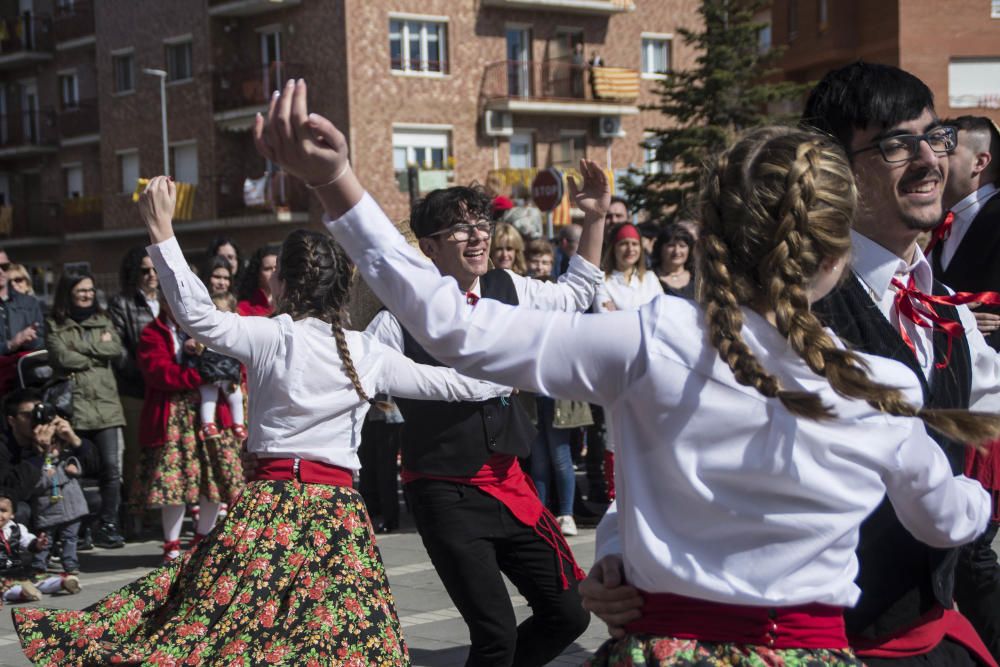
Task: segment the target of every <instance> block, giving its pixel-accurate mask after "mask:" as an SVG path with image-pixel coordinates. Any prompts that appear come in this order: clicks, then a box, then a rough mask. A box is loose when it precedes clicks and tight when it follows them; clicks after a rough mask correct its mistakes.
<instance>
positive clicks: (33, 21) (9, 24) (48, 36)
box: [0, 14, 53, 69]
mask: <svg viewBox="0 0 1000 667" xmlns="http://www.w3.org/2000/svg"><path fill="white" fill-rule="evenodd" d="M52 36H53V34H52V21H51V20H50V19H49V18H48V17H47V16H35V15H32V14H23V15H21V16H4V17H0V69H14V68H16V67H24V66H25V65H30V64H33V63H40V62H47V61H49V60H52V49H53V39H52Z"/></svg>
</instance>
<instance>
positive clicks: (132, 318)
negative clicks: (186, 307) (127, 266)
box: [108, 291, 153, 398]
mask: <svg viewBox="0 0 1000 667" xmlns="http://www.w3.org/2000/svg"><path fill="white" fill-rule="evenodd" d="M108 317H110V318H111V322H112V323H113V324H114V326H115V329H116V330H117V331H118V336H119V337H120V338H121V339H122V356H121V358H119V360H118V361H117V362H116V363H115V377H116V378H117V379H118V392H119V393H120V394H123V395H125V396H131V397H133V398H143V397H144V396H145V388H146V385H145V382H143V379H142V373H141V372H139V367H138V366H137V365H136V356H135V354H136V349H137V348H138V347H139V335H140V334H141V333H142V330H143V329H145V328H146V325H147V324H149V323H150V322H152V321H153V311H152V310H150V309H149V304H148V303H146V298H145V297H144V296H142V294H140V293H139V292H138V291H136V292H133V293H132V294H131V295H125V294H118V295H115V296H113V297H112V298H111V300H110V301H109V302H108Z"/></svg>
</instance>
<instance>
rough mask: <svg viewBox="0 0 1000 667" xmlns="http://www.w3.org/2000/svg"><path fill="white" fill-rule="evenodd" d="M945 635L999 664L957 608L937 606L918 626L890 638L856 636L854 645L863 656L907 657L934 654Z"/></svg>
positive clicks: (991, 663)
mask: <svg viewBox="0 0 1000 667" xmlns="http://www.w3.org/2000/svg"><path fill="white" fill-rule="evenodd" d="M945 637H947V638H948V639H950V640H951V641H953V642H955V643H956V644H961V645H962V646H964V647H965V648H966V649H967V650H968V651H969V653H971V654H972V656H973V657H975V658H976V660H978V661H979V662H980V663H981V664H983V665H986V666H987V667H997V663H996V660H994V659H993V656H992V655H990V652H989V649H987V648H986V645H985V644H983V640H982V639H980V638H979V634H978V633H977V632H976V629H975V628H973V627H972V623H970V622H969V619H967V618H966V617H965V616H962V615H961V614H960V613H958V612H957V611H955V610H954V609H944V608H943V607H934V608H933V609H931V610H930V611H929V612H927V613H926V614H924V615H923V616H921V617H920V620H919V621H917V623H916V624H915V625H913V626H911V627H909V628H906V629H904V630H900V631H899V632H897V633H895V634H892V635H889V636H888V637H882V638H879V639H866V638H861V637H852V638H851V648H853V649H854V652H855V654H857V656H858V657H860V658H907V657H910V656H915V655H923V654H925V653H930V652H931V651H932V650H933V649H934V647H936V646H937V645H938V644H940V643H941V642H942V641H943V640H944V638H945Z"/></svg>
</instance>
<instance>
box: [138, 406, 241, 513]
mask: <svg viewBox="0 0 1000 667" xmlns="http://www.w3.org/2000/svg"><path fill="white" fill-rule="evenodd" d="M196 397H197V394H192V395H190V396H187V395H186V396H185V397H184V398H183V399H181V400H177V401H174V402H173V403H172V404H171V410H170V419H169V420H168V422H167V441H166V443H165V444H164V445H163V446H162V447H147V448H145V449H143V451H142V458H141V459H140V463H139V470H138V471H137V474H136V475H135V476H134V477H133V485H132V489H131V492H130V493H129V498H130V499H131V502H132V504H133V505H134V509H136V510H141V509H146V508H150V507H162V506H163V505H191V504H195V503H197V502H198V498H199V497H204V498H206V499H207V500H211V501H213V502H217V503H234V502H236V499H237V498H238V497H239V494H240V491H242V489H243V486H244V481H243V465H242V464H241V463H240V446H241V445H240V443H239V442H238V441H237V440H236V439H235V438H234V437H232V434H231V433H229V432H228V431H227V432H224V433H222V434H221V435H222V437H220V438H218V439H212V440H209V441H207V442H202V441H200V440H198V436H197V433H196V432H197V423H198V422H197V419H196V417H197V412H196V406H197V405H198V403H197V401H195V400H194V399H195V398H196Z"/></svg>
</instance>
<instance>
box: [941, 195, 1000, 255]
mask: <svg viewBox="0 0 1000 667" xmlns="http://www.w3.org/2000/svg"><path fill="white" fill-rule="evenodd" d="M997 192H1000V190H997V186H996V185H994V184H993V183H987V184H986V185H984V186H983V187H981V188H979V189H978V190H976V191H975V192H973V193H972V194H970V195H969V196H967V197H966V198H965V199H963V200H962V201H960V202H958V203H957V204H955V205H954V206H952V207H951V212H952V213H953V214H954V216H955V219H954V220H952V221H951V233H950V234H949V235H948V238H946V239H945V240H944V243H943V244H942V245H941V267H942V268H943V269H945V270H946V271H947V270H948V265H949V264H951V260H952V259H953V258H954V257H955V252H956V251H957V250H958V246H960V245H962V239H963V238H965V235H966V233H967V232H968V231H969V227H971V226H972V221H973V220H975V219H976V216H977V215H979V211H980V210H982V208H983V206H985V205H986V202H988V201H989V200H990V199H991V198H992V197H993V195H995V194H996V193H997Z"/></svg>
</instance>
